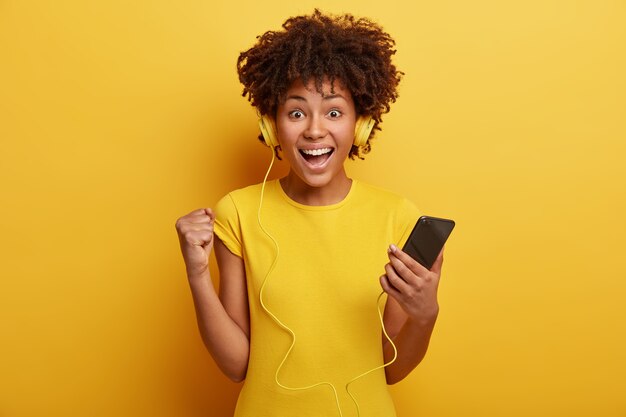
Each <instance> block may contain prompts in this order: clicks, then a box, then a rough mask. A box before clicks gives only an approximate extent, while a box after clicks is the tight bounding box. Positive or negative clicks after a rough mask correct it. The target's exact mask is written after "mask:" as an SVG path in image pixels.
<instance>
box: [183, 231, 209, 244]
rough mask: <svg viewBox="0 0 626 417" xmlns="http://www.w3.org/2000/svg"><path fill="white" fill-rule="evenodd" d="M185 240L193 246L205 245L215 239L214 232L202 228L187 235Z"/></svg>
mask: <svg viewBox="0 0 626 417" xmlns="http://www.w3.org/2000/svg"><path fill="white" fill-rule="evenodd" d="M185 240H186V241H187V242H188V243H189V244H190V245H193V246H205V245H207V244H208V243H210V242H211V240H213V232H209V231H206V230H201V231H197V232H190V233H187V235H185Z"/></svg>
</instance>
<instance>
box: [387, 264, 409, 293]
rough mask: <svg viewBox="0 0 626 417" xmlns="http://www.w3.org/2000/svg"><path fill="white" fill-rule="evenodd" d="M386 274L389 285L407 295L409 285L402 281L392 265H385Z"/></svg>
mask: <svg viewBox="0 0 626 417" xmlns="http://www.w3.org/2000/svg"><path fill="white" fill-rule="evenodd" d="M385 274H386V275H387V280H388V281H389V283H390V284H391V285H392V286H393V287H394V288H395V289H396V290H398V291H399V292H401V293H403V294H404V293H406V292H407V291H408V290H409V287H410V286H409V284H408V283H407V282H406V281H405V280H404V279H402V277H401V276H400V275H398V273H397V272H396V270H395V269H394V268H393V266H391V264H386V265H385Z"/></svg>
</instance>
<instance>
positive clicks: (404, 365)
mask: <svg viewBox="0 0 626 417" xmlns="http://www.w3.org/2000/svg"><path fill="white" fill-rule="evenodd" d="M434 327H435V319H432V320H428V321H423V322H414V321H412V320H411V319H407V320H406V321H405V323H404V325H403V326H402V328H401V329H400V331H399V332H398V334H397V335H396V336H395V337H394V338H393V339H392V340H393V343H394V344H395V346H396V349H397V350H398V357H397V359H396V360H395V362H394V363H392V364H391V365H389V366H387V367H385V375H386V377H387V383H388V384H395V383H397V382H399V381H401V380H403V379H404V378H405V377H406V376H407V375H408V374H409V373H410V372H411V371H412V370H413V369H415V367H416V366H417V365H418V364H419V363H420V362H421V361H422V359H423V358H424V356H425V355H426V351H427V350H428V344H429V342H430V336H431V334H432V332H433V329H434ZM383 354H384V359H385V363H387V362H389V361H391V359H392V358H393V346H391V343H389V341H388V340H387V339H386V338H385V340H384V343H383Z"/></svg>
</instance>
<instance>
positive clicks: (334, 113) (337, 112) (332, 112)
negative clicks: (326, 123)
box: [328, 109, 341, 119]
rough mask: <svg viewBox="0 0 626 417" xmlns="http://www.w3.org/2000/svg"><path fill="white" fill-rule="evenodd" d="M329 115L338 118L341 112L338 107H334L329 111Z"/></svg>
mask: <svg viewBox="0 0 626 417" xmlns="http://www.w3.org/2000/svg"><path fill="white" fill-rule="evenodd" d="M328 115H329V116H330V117H331V118H333V119H336V118H337V117H339V116H341V112H340V111H339V110H337V109H333V110H331V111H329V112H328Z"/></svg>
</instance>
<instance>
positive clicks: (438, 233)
mask: <svg viewBox="0 0 626 417" xmlns="http://www.w3.org/2000/svg"><path fill="white" fill-rule="evenodd" d="M454 225H455V223H454V221H453V220H449V219H440V218H438V217H431V216H422V217H420V218H419V220H418V221H417V224H416V225H415V227H414V228H413V231H412V232H411V235H410V236H409V239H408V240H407V241H406V243H405V244H404V247H403V248H402V250H403V251H405V252H406V253H408V254H409V255H411V257H412V258H413V259H415V260H416V261H417V262H419V263H420V264H422V265H423V266H425V267H426V268H428V269H430V268H431V267H432V266H433V263H435V260H436V259H437V255H439V252H441V249H442V248H443V245H444V244H445V243H446V240H448V236H450V233H452V229H454Z"/></svg>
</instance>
